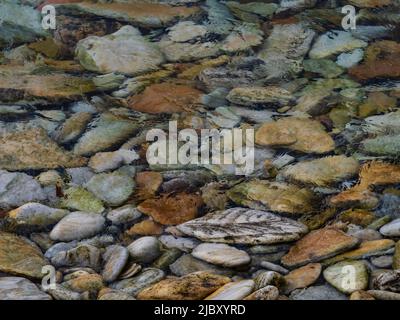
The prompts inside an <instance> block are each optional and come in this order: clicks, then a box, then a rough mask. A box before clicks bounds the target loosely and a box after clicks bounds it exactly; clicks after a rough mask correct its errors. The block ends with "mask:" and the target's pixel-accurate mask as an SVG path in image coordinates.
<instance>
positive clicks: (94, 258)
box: [51, 244, 101, 270]
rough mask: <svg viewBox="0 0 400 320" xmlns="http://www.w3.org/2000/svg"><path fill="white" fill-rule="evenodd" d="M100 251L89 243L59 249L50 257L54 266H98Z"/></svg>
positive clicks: (93, 267)
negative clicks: (67, 248)
mask: <svg viewBox="0 0 400 320" xmlns="http://www.w3.org/2000/svg"><path fill="white" fill-rule="evenodd" d="M100 261H101V253H100V250H99V249H98V248H96V247H95V246H92V245H89V244H83V245H78V246H76V247H74V248H72V249H69V250H66V251H60V252H58V253H56V254H55V255H54V256H53V257H52V258H51V263H52V264H53V265H54V266H56V267H74V268H86V267H88V268H92V269H94V270H98V269H99V267H100Z"/></svg>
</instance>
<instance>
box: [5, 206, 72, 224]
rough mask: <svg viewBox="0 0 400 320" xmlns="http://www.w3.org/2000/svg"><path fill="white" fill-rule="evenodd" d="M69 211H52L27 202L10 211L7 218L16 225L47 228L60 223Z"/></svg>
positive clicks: (52, 209)
mask: <svg viewBox="0 0 400 320" xmlns="http://www.w3.org/2000/svg"><path fill="white" fill-rule="evenodd" d="M67 214H69V211H67V210H62V209H54V208H50V207H47V206H45V205H43V204H40V203H35V202H28V203H26V204H24V205H22V206H21V207H19V208H17V209H15V210H12V211H10V212H9V213H8V216H9V217H10V218H12V219H14V220H16V222H17V223H18V224H23V225H30V226H39V227H47V226H49V225H52V224H55V223H57V222H58V221H60V220H61V219H62V218H63V217H64V216H66V215H67Z"/></svg>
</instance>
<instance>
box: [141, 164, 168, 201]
mask: <svg viewBox="0 0 400 320" xmlns="http://www.w3.org/2000/svg"><path fill="white" fill-rule="evenodd" d="M135 179H136V190H137V193H136V196H137V197H138V198H139V199H148V198H151V197H153V196H154V195H155V194H156V192H157V190H158V189H159V188H160V186H161V184H162V182H163V178H162V175H161V173H159V172H152V171H143V172H139V173H137V174H136V177H135Z"/></svg>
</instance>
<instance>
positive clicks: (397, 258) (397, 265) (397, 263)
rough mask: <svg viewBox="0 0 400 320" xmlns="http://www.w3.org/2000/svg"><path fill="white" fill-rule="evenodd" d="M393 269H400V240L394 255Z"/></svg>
mask: <svg viewBox="0 0 400 320" xmlns="http://www.w3.org/2000/svg"><path fill="white" fill-rule="evenodd" d="M393 269H395V270H396V269H400V241H397V242H396V246H395V250H394V256H393Z"/></svg>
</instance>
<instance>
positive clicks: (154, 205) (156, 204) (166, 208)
mask: <svg viewBox="0 0 400 320" xmlns="http://www.w3.org/2000/svg"><path fill="white" fill-rule="evenodd" d="M202 205H203V200H202V198H201V196H199V195H197V194H186V193H179V194H176V195H166V194H164V195H161V196H160V197H159V198H155V199H148V200H145V201H143V202H142V203H141V204H139V206H138V207H137V208H138V209H139V210H140V211H141V212H143V213H145V214H148V215H150V216H151V217H152V218H153V219H154V220H155V221H156V222H158V223H161V224H163V225H177V224H181V223H184V222H186V221H189V220H192V219H194V218H196V217H197V214H198V211H199V209H200V207H201V206H202Z"/></svg>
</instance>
